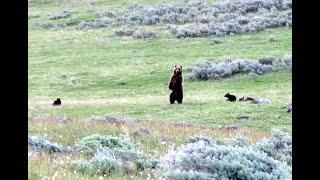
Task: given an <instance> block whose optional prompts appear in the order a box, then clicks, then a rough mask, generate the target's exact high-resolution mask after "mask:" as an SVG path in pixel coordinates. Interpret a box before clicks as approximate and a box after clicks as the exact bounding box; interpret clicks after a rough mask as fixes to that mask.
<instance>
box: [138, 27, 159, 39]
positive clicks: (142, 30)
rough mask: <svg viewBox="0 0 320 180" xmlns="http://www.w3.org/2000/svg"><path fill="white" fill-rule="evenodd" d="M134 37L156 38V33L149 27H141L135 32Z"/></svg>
mask: <svg viewBox="0 0 320 180" xmlns="http://www.w3.org/2000/svg"><path fill="white" fill-rule="evenodd" d="M132 37H133V38H135V39H154V38H156V34H155V33H154V32H151V31H150V30H148V29H145V28H140V29H137V30H136V31H134V32H133V34H132Z"/></svg>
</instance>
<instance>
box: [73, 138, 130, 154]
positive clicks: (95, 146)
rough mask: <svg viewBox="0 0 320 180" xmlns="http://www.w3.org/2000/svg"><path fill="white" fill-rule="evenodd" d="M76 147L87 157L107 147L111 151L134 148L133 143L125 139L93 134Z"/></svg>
mask: <svg viewBox="0 0 320 180" xmlns="http://www.w3.org/2000/svg"><path fill="white" fill-rule="evenodd" d="M75 147H76V150H77V151H78V152H81V153H84V154H86V155H93V154H94V153H95V152H96V151H97V150H99V149H101V148H106V147H107V148H110V149H114V148H124V149H131V148H132V146H131V143H130V142H129V140H128V139H127V138H125V137H113V136H103V135H100V134H92V135H90V136H86V137H84V138H82V139H81V140H79V141H78V142H77V143H76V144H75Z"/></svg>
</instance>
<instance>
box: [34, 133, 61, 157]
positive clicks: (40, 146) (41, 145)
mask: <svg viewBox="0 0 320 180" xmlns="http://www.w3.org/2000/svg"><path fill="white" fill-rule="evenodd" d="M28 147H29V148H31V149H35V150H45V151H48V152H50V153H55V152H62V151H63V149H62V148H61V147H60V146H59V145H58V144H57V143H53V142H50V141H49V140H47V139H44V138H42V137H39V136H28Z"/></svg>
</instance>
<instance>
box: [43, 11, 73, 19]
mask: <svg viewBox="0 0 320 180" xmlns="http://www.w3.org/2000/svg"><path fill="white" fill-rule="evenodd" d="M71 15H72V14H71V13H70V12H67V11H64V12H62V13H60V14H54V15H51V16H50V17H49V19H50V20H57V19H63V18H68V17H71Z"/></svg>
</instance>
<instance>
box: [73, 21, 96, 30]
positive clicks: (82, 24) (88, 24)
mask: <svg viewBox="0 0 320 180" xmlns="http://www.w3.org/2000/svg"><path fill="white" fill-rule="evenodd" d="M94 26H95V25H94V23H93V22H86V21H80V22H79V23H78V25H77V27H76V29H79V30H87V29H90V28H93V27H94Z"/></svg>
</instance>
